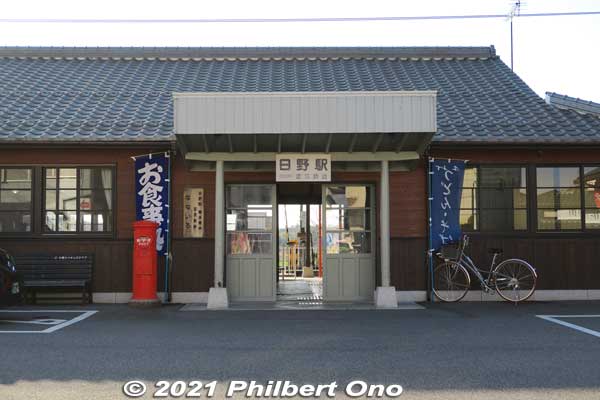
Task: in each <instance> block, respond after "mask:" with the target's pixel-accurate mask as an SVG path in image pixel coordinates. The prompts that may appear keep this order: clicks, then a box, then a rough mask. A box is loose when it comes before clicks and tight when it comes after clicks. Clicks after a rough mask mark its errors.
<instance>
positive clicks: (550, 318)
mask: <svg viewBox="0 0 600 400" xmlns="http://www.w3.org/2000/svg"><path fill="white" fill-rule="evenodd" d="M536 317H538V318H541V319H544V320H546V321H550V322H554V323H555V324H558V325H562V326H566V327H567V328H571V329H575V330H576V331H579V332H583V333H587V334H588V335H592V336H596V337H598V338H600V332H598V331H595V330H592V329H588V328H585V327H583V326H580V325H575V324H572V323H570V322H566V321H562V320H560V319H559V318H600V315H536Z"/></svg>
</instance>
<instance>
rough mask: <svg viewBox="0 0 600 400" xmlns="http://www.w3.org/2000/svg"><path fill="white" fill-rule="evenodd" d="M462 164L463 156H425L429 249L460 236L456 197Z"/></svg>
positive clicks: (459, 185)
mask: <svg viewBox="0 0 600 400" xmlns="http://www.w3.org/2000/svg"><path fill="white" fill-rule="evenodd" d="M465 164H466V161H464V160H448V159H445V160H443V159H430V160H429V177H430V193H429V210H430V212H429V235H430V236H429V237H430V251H436V250H438V249H439V248H440V247H441V246H442V245H444V244H448V243H452V242H455V241H457V240H459V239H460V235H461V228H460V221H459V218H460V199H461V192H462V185H463V178H464V175H465Z"/></svg>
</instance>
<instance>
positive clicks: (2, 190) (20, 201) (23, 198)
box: [0, 168, 32, 233]
mask: <svg viewBox="0 0 600 400" xmlns="http://www.w3.org/2000/svg"><path fill="white" fill-rule="evenodd" d="M31 171H32V170H31V168H0V232H13V233H14V232H31V214H32V212H31V211H32V200H31V199H32V191H31V175H32V173H31Z"/></svg>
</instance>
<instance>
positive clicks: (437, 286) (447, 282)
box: [433, 261, 471, 303]
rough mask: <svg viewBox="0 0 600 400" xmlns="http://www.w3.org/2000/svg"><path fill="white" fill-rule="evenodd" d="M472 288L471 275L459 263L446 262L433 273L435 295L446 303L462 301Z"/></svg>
mask: <svg viewBox="0 0 600 400" xmlns="http://www.w3.org/2000/svg"><path fill="white" fill-rule="evenodd" d="M470 286H471V277H470V276H469V273H468V272H467V270H466V269H465V267H463V266H462V265H460V264H459V263H457V262H454V261H446V262H444V263H442V264H440V265H438V266H437V267H436V268H435V270H434V271H433V293H434V294H435V296H436V297H437V298H438V299H440V300H442V301H445V302H449V303H450V302H455V301H459V300H461V299H462V298H463V297H465V295H466V294H467V292H468V291H469V287H470Z"/></svg>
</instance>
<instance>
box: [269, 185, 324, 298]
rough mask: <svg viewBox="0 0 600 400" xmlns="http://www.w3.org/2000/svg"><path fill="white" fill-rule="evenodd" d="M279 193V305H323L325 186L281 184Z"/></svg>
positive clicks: (278, 189)
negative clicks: (284, 303) (323, 212)
mask: <svg viewBox="0 0 600 400" xmlns="http://www.w3.org/2000/svg"><path fill="white" fill-rule="evenodd" d="M277 193H278V196H277V207H278V210H277V211H278V231H277V233H278V236H277V248H278V252H277V277H276V280H277V301H282V302H285V301H292V302H303V303H313V302H321V301H322V300H323V264H322V262H323V259H322V256H321V255H322V252H321V245H322V240H321V238H322V226H321V224H322V217H321V196H320V193H321V185H320V184H314V183H308V184H298V183H280V184H279V185H278V187H277Z"/></svg>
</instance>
